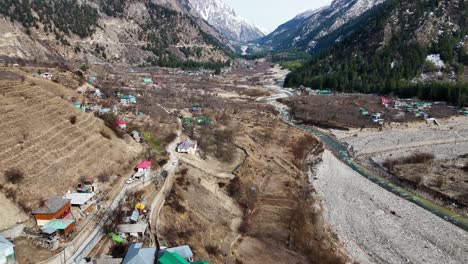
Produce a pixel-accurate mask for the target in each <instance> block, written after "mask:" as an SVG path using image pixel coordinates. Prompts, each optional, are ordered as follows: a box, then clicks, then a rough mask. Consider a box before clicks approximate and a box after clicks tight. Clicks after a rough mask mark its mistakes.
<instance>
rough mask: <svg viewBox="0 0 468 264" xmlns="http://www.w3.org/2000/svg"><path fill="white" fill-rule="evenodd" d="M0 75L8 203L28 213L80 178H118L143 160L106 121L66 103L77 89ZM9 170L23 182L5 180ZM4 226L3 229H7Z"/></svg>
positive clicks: (0, 158)
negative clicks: (13, 170)
mask: <svg viewBox="0 0 468 264" xmlns="http://www.w3.org/2000/svg"><path fill="white" fill-rule="evenodd" d="M0 71H1V75H2V76H4V77H5V76H6V77H5V78H1V80H0V105H1V106H0V111H1V113H2V115H1V116H0V125H1V126H2V130H1V131H0V145H1V146H2V147H1V149H0V175H2V176H1V177H0V184H1V186H2V193H3V194H5V195H6V196H8V198H9V199H8V201H11V202H13V203H15V204H16V205H18V206H19V207H20V208H21V209H23V210H25V211H26V212H28V211H29V210H30V209H32V208H34V207H36V206H37V205H38V204H39V203H40V202H41V201H42V200H44V199H47V198H50V197H52V196H55V195H63V194H64V193H65V192H66V191H67V190H73V189H74V188H75V187H76V184H77V183H78V179H79V178H80V176H92V177H95V176H97V175H99V174H100V173H102V172H105V173H109V174H111V175H114V176H113V179H117V178H118V176H115V175H117V174H120V173H122V171H123V170H127V169H128V168H129V167H130V166H132V165H133V161H134V159H135V158H137V157H138V156H139V155H140V153H141V151H142V148H141V146H139V145H138V144H136V143H134V142H133V141H132V140H131V139H126V140H121V139H118V138H117V137H116V136H114V135H113V132H112V131H111V130H110V129H108V128H107V127H106V126H105V125H104V123H103V122H102V120H100V119H98V118H95V117H94V116H93V115H92V114H86V113H83V112H81V111H79V110H77V109H74V108H73V106H72V105H71V104H70V103H68V102H67V101H66V100H64V99H66V98H69V97H71V96H73V93H72V90H70V89H67V88H65V87H63V86H61V85H60V84H57V83H53V82H50V81H47V80H44V79H42V78H39V77H38V78H34V77H30V76H29V74H27V73H25V72H22V71H20V70H18V69H13V70H11V71H10V70H9V69H6V68H2V69H1V70H0ZM8 76H10V77H8ZM109 136H110V139H108V138H107V137H109ZM10 169H17V170H19V171H21V173H22V174H23V175H24V177H23V178H22V179H19V180H17V181H12V180H11V179H10V180H8V179H6V177H4V175H5V172H6V171H7V170H10ZM0 209H3V208H0ZM0 214H1V215H8V213H7V212H4V211H1V212H0ZM7 219H8V218H7ZM3 221H6V220H5V218H2V219H0V226H4V225H6V224H5V223H3ZM8 224H11V221H10V223H8Z"/></svg>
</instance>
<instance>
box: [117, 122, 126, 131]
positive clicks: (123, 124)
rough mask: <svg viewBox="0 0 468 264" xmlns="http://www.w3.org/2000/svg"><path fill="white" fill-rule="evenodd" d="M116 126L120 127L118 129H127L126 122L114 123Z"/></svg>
mask: <svg viewBox="0 0 468 264" xmlns="http://www.w3.org/2000/svg"><path fill="white" fill-rule="evenodd" d="M116 124H117V126H119V127H120V129H127V122H125V121H123V120H119V121H117V122H116Z"/></svg>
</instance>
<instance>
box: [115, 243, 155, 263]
mask: <svg viewBox="0 0 468 264" xmlns="http://www.w3.org/2000/svg"><path fill="white" fill-rule="evenodd" d="M142 247H143V243H133V244H131V245H130V247H129V248H128V251H127V255H125V258H124V260H123V261H122V264H153V263H154V259H155V256H156V248H142Z"/></svg>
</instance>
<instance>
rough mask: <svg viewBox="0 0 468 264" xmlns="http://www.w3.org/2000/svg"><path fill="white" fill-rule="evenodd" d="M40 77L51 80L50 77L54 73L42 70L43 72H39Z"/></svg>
mask: <svg viewBox="0 0 468 264" xmlns="http://www.w3.org/2000/svg"><path fill="white" fill-rule="evenodd" d="M41 77H42V78H45V79H47V80H52V77H54V75H53V74H52V73H50V72H44V73H43V74H41Z"/></svg>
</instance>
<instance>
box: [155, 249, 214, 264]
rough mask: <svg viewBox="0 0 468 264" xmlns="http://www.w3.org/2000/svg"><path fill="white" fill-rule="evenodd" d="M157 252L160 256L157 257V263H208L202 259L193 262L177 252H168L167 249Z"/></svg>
mask: <svg viewBox="0 0 468 264" xmlns="http://www.w3.org/2000/svg"><path fill="white" fill-rule="evenodd" d="M190 252H191V251H190ZM159 254H160V256H159V257H158V264H189V263H193V264H208V262H206V261H202V260H197V261H195V262H189V261H188V260H186V259H185V258H184V257H182V256H181V255H180V254H179V253H177V252H170V251H168V250H166V251H164V252H161V251H160V253H159Z"/></svg>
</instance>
